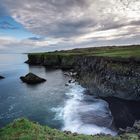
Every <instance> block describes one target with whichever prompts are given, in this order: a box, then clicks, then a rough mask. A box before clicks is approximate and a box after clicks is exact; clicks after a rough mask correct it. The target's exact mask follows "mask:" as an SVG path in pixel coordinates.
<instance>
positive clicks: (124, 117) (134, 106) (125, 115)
mask: <svg viewBox="0 0 140 140" xmlns="http://www.w3.org/2000/svg"><path fill="white" fill-rule="evenodd" d="M103 99H104V100H106V101H107V102H108V104H109V108H110V110H111V114H112V116H113V123H114V125H115V126H116V128H118V129H119V128H123V129H124V128H126V127H128V126H129V127H132V126H133V124H134V122H135V120H140V111H139V109H138V108H140V101H128V100H123V99H119V98H114V97H107V98H103ZM137 124H138V123H137ZM135 126H136V125H135ZM129 127H128V128H129Z"/></svg>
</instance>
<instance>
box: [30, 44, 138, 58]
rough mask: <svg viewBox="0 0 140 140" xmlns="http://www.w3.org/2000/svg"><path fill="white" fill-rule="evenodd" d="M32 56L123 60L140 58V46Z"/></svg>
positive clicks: (74, 50) (77, 50) (57, 52)
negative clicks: (116, 58) (100, 57)
mask: <svg viewBox="0 0 140 140" xmlns="http://www.w3.org/2000/svg"><path fill="white" fill-rule="evenodd" d="M32 55H61V56H71V55H72V56H73V55H86V56H104V57H121V58H129V57H136V58H139V57H140V45H131V46H112V47H95V48H94V47H93V48H81V49H73V50H67V51H55V52H46V53H33V54H32Z"/></svg>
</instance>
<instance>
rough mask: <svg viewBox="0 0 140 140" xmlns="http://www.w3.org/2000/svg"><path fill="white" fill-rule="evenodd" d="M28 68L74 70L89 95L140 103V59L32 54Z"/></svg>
mask: <svg viewBox="0 0 140 140" xmlns="http://www.w3.org/2000/svg"><path fill="white" fill-rule="evenodd" d="M28 57H29V60H28V63H29V64H34V65H44V66H46V67H53V68H62V69H74V70H75V71H76V72H78V78H77V80H78V81H79V82H80V84H82V85H83V86H84V87H86V88H87V89H88V90H89V92H90V94H93V95H95V96H100V97H108V96H112V97H119V98H123V99H128V100H138V99H140V59H138V58H137V59H136V58H115V57H114V58H111V57H98V56H87V55H86V56H84V55H56V54H50V55H49V54H47V55H45V54H43V55H41V54H29V56H28Z"/></svg>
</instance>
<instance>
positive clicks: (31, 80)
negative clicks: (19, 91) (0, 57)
mask: <svg viewBox="0 0 140 140" xmlns="http://www.w3.org/2000/svg"><path fill="white" fill-rule="evenodd" d="M20 79H21V80H22V81H23V82H25V83H27V84H38V83H42V82H45V81H46V79H43V78H41V77H39V76H36V75H35V74H33V73H28V74H27V75H25V76H21V77H20Z"/></svg>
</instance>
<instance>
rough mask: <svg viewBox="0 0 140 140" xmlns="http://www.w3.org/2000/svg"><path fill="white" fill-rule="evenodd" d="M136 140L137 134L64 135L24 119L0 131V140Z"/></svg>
mask: <svg viewBox="0 0 140 140" xmlns="http://www.w3.org/2000/svg"><path fill="white" fill-rule="evenodd" d="M126 139H129V140H138V139H139V138H138V135H137V134H126V135H122V136H116V137H112V136H109V135H108V136H105V135H96V136H91V135H78V134H72V133H67V134H66V133H64V132H61V131H59V130H56V129H51V128H49V127H48V126H41V125H39V124H38V123H33V122H31V121H29V120H27V119H25V118H22V119H17V120H15V121H14V122H13V123H10V124H9V125H7V126H6V127H4V128H2V129H0V140H126Z"/></svg>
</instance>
